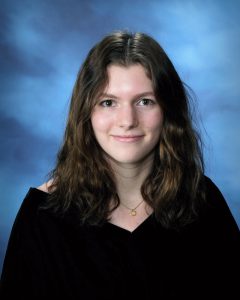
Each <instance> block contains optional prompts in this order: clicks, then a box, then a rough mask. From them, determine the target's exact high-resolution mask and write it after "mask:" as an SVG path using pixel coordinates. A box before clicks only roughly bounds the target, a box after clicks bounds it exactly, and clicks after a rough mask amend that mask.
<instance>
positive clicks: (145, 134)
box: [91, 64, 163, 231]
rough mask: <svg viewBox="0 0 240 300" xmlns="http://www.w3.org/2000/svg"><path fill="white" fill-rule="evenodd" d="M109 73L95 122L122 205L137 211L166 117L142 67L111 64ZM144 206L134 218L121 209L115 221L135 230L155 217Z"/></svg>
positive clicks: (93, 120) (115, 214)
mask: <svg viewBox="0 0 240 300" xmlns="http://www.w3.org/2000/svg"><path fill="white" fill-rule="evenodd" d="M107 72H108V78H109V82H108V85H107V86H106V88H105V90H104V91H103V93H102V95H101V96H100V98H99V99H98V100H97V103H96V105H95V107H94V109H93V112H92V115H91V122H92V127H93V131H94V134H95V137H96V140H97V141H98V143H99V145H100V146H101V148H102V149H103V151H104V153H105V155H106V157H107V159H108V160H109V162H110V164H111V166H112V168H113V170H114V172H115V176H116V184H117V190H118V195H119V198H120V202H121V203H123V204H125V205H127V206H128V207H130V208H134V207H136V206H137V204H139V203H140V202H141V201H142V200H143V199H142V196H141V192H140V188H141V185H142V183H143V181H144V180H145V178H146V176H147V175H148V174H149V172H150V170H151V166H152V162H153V156H154V151H153V150H154V148H155V146H156V145H157V144H158V142H159V138H160V135H161V130H162V124H163V113H162V109H161V107H160V105H159V104H158V102H157V100H156V97H155V95H154V90H153V86H152V81H151V80H150V79H149V78H148V77H147V75H146V72H145V69H144V68H143V67H142V66H141V65H140V64H136V65H131V66H129V67H123V66H119V65H110V66H109V67H108V69H107ZM143 204H144V202H143ZM143 204H142V205H140V206H139V207H138V212H137V216H134V217H132V216H129V210H128V209H127V208H126V207H124V206H123V205H122V206H121V205H120V206H119V207H118V208H117V209H116V210H115V211H114V212H113V214H112V218H111V222H112V223H113V224H116V225H118V226H120V227H123V228H125V229H127V230H130V231H132V230H134V229H135V228H136V227H137V226H138V225H139V224H140V223H141V222H143V221H144V219H146V217H147V216H148V215H149V213H150V212H151V209H150V208H148V209H146V205H143Z"/></svg>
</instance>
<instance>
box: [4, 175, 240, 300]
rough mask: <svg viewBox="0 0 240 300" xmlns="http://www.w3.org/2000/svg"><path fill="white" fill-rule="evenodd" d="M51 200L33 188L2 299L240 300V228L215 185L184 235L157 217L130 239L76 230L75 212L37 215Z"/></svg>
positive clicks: (10, 254) (12, 245)
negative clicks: (43, 204)
mask: <svg viewBox="0 0 240 300" xmlns="http://www.w3.org/2000/svg"><path fill="white" fill-rule="evenodd" d="M47 197H48V194H47V193H45V192H42V191H40V190H38V189H36V188H30V189H29V192H28V193H27V195H26V197H25V199H24V201H23V203H22V205H21V208H20V210H19V212H18V215H17V217H16V220H15V223H14V226H13V228H12V232H11V235H10V239H9V243H8V248H7V252H6V257H5V261H4V265H3V272H2V278H1V294H0V298H1V299H2V300H4V299H14V298H13V297H14V295H15V297H16V296H17V297H16V299H34V300H35V299H50V297H52V299H58V298H60V299H64V298H65V299H70V300H71V299H81V300H92V299H98V300H99V299H104V300H107V299H112V300H117V299H146V300H149V299H193V300H194V299H219V297H220V296H221V297H223V299H228V300H229V299H237V298H238V295H239V285H238V283H239V282H237V280H238V279H239V278H237V276H238V275H239V271H240V267H239V257H240V234H239V229H238V226H237V224H236V222H235V220H234V218H233V216H232V214H231V212H230V210H229V208H228V206H227V204H226V201H225V200H224V198H223V196H222V194H221V193H220V191H219V190H218V188H217V187H216V186H215V185H214V184H213V182H212V181H211V180H210V179H207V200H208V203H209V205H208V206H206V208H205V209H204V212H203V213H202V214H201V217H200V219H199V220H198V221H196V222H195V223H193V224H191V225H188V226H186V227H185V228H184V229H182V230H181V231H180V232H176V231H173V230H167V229H164V228H163V227H162V226H161V225H160V224H159V223H158V222H157V221H156V220H155V217H154V215H153V214H152V215H150V216H149V217H148V218H147V219H146V220H145V221H144V222H143V223H142V224H141V225H139V227H137V229H135V230H134V231H133V232H132V233H131V232H129V231H127V230H125V229H123V228H120V227H118V226H116V225H113V224H110V223H106V224H104V225H103V226H101V227H97V226H78V225H77V224H78V223H77V220H76V216H74V214H67V215H66V216H65V217H64V218H59V217H57V216H55V215H53V213H50V212H48V211H43V210H38V207H39V204H41V203H43V202H44V201H46V199H47ZM234 294H235V297H234V296H233V295H234Z"/></svg>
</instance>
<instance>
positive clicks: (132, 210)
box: [120, 200, 144, 216]
mask: <svg viewBox="0 0 240 300" xmlns="http://www.w3.org/2000/svg"><path fill="white" fill-rule="evenodd" d="M143 201H144V200H142V201H141V202H140V203H138V205H137V206H136V207H134V208H130V207H128V206H127V205H125V204H123V203H122V202H120V204H122V206H124V207H126V208H127V209H129V210H130V213H129V215H130V216H136V215H137V211H136V209H137V208H138V206H140V205H141V204H142V203H143Z"/></svg>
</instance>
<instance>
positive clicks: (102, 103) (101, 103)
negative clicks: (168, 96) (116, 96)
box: [99, 98, 155, 107]
mask: <svg viewBox="0 0 240 300" xmlns="http://www.w3.org/2000/svg"><path fill="white" fill-rule="evenodd" d="M113 101H114V100H111V99H106V100H103V101H101V102H100V103H99V105H100V106H103V107H112V104H113ZM142 101H147V102H148V104H147V105H153V104H155V101H154V100H152V99H148V98H142V99H140V100H139V101H138V102H137V103H140V102H142ZM107 102H110V103H109V104H110V105H106V103H107ZM147 105H141V106H147Z"/></svg>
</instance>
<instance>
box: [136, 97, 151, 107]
mask: <svg viewBox="0 0 240 300" xmlns="http://www.w3.org/2000/svg"><path fill="white" fill-rule="evenodd" d="M138 104H139V105H140V106H147V105H153V104H155V101H154V100H152V99H148V98H143V99H141V100H140V101H138Z"/></svg>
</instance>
